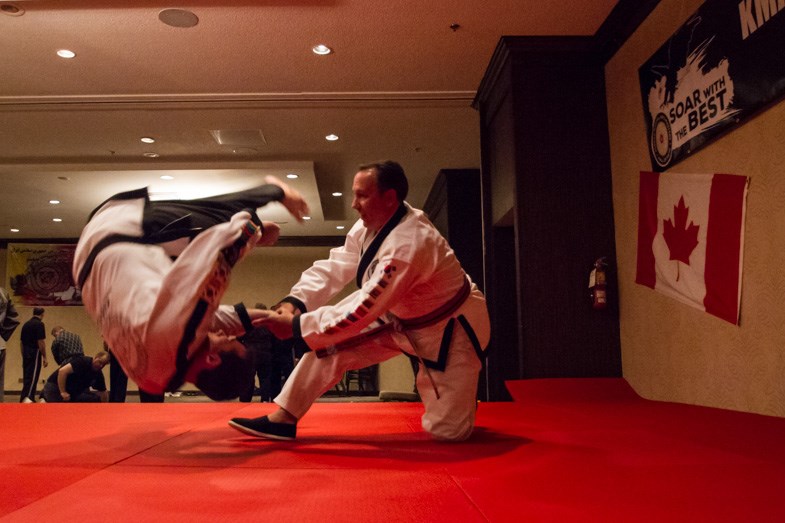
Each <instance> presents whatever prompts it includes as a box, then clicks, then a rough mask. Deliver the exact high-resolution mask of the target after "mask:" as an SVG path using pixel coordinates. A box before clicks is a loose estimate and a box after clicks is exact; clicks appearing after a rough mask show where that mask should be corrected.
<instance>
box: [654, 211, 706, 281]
mask: <svg viewBox="0 0 785 523" xmlns="http://www.w3.org/2000/svg"><path fill="white" fill-rule="evenodd" d="M689 214H690V209H689V207H687V206H685V205H684V196H682V197H681V198H679V205H677V206H675V207H674V208H673V218H674V222H676V223H675V225H674V223H672V222H671V220H670V218H668V219H667V220H663V221H662V225H663V226H664V228H665V229H664V230H663V232H662V235H663V236H664V237H665V243H667V244H668V249H669V250H670V259H671V260H676V281H679V263H678V262H683V263H686V264H687V265H689V264H690V254H692V251H694V250H695V247H697V246H698V230H700V226H698V225H695V224H694V223H693V222H692V221H690V224H689V226H688V225H687V216H688V215H689Z"/></svg>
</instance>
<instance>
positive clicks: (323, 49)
mask: <svg viewBox="0 0 785 523" xmlns="http://www.w3.org/2000/svg"><path fill="white" fill-rule="evenodd" d="M311 51H313V54H318V55H320V56H324V55H328V54H330V53H332V52H333V50H332V49H330V48H329V47H327V46H326V45H324V44H319V45H315V46H313V47H312V48H311Z"/></svg>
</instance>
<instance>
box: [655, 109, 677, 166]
mask: <svg viewBox="0 0 785 523" xmlns="http://www.w3.org/2000/svg"><path fill="white" fill-rule="evenodd" d="M651 153H652V155H653V156H654V160H655V161H656V162H657V165H659V166H660V167H665V166H666V165H668V164H669V163H670V161H671V156H672V155H673V137H672V136H671V124H670V122H668V117H666V116H665V114H664V113H660V114H658V115H657V116H656V117H655V118H654V124H653V125H652V126H651Z"/></svg>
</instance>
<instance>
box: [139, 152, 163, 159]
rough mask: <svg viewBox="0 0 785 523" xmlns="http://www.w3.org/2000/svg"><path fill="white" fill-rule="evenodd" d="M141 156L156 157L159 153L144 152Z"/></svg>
mask: <svg viewBox="0 0 785 523" xmlns="http://www.w3.org/2000/svg"><path fill="white" fill-rule="evenodd" d="M142 156H144V157H145V158H158V157H159V156H161V155H160V154H158V153H144V154H143V155H142Z"/></svg>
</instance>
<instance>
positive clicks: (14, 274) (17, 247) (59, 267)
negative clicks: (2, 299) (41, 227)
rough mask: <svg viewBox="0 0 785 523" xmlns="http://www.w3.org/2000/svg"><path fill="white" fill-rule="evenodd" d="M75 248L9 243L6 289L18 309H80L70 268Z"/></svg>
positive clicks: (79, 295)
mask: <svg viewBox="0 0 785 523" xmlns="http://www.w3.org/2000/svg"><path fill="white" fill-rule="evenodd" d="M75 250H76V245H58V244H43V243H9V244H8V256H7V259H8V264H7V267H6V269H7V270H6V274H7V275H8V288H9V289H11V292H12V293H13V295H14V297H15V298H16V299H15V300H14V301H15V302H16V303H18V304H21V305H31V306H32V305H37V306H47V305H48V306H59V305H82V296H81V294H80V293H79V291H78V290H77V288H76V284H75V283H74V279H73V276H72V275H71V266H72V265H73V262H74V252H75Z"/></svg>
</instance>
